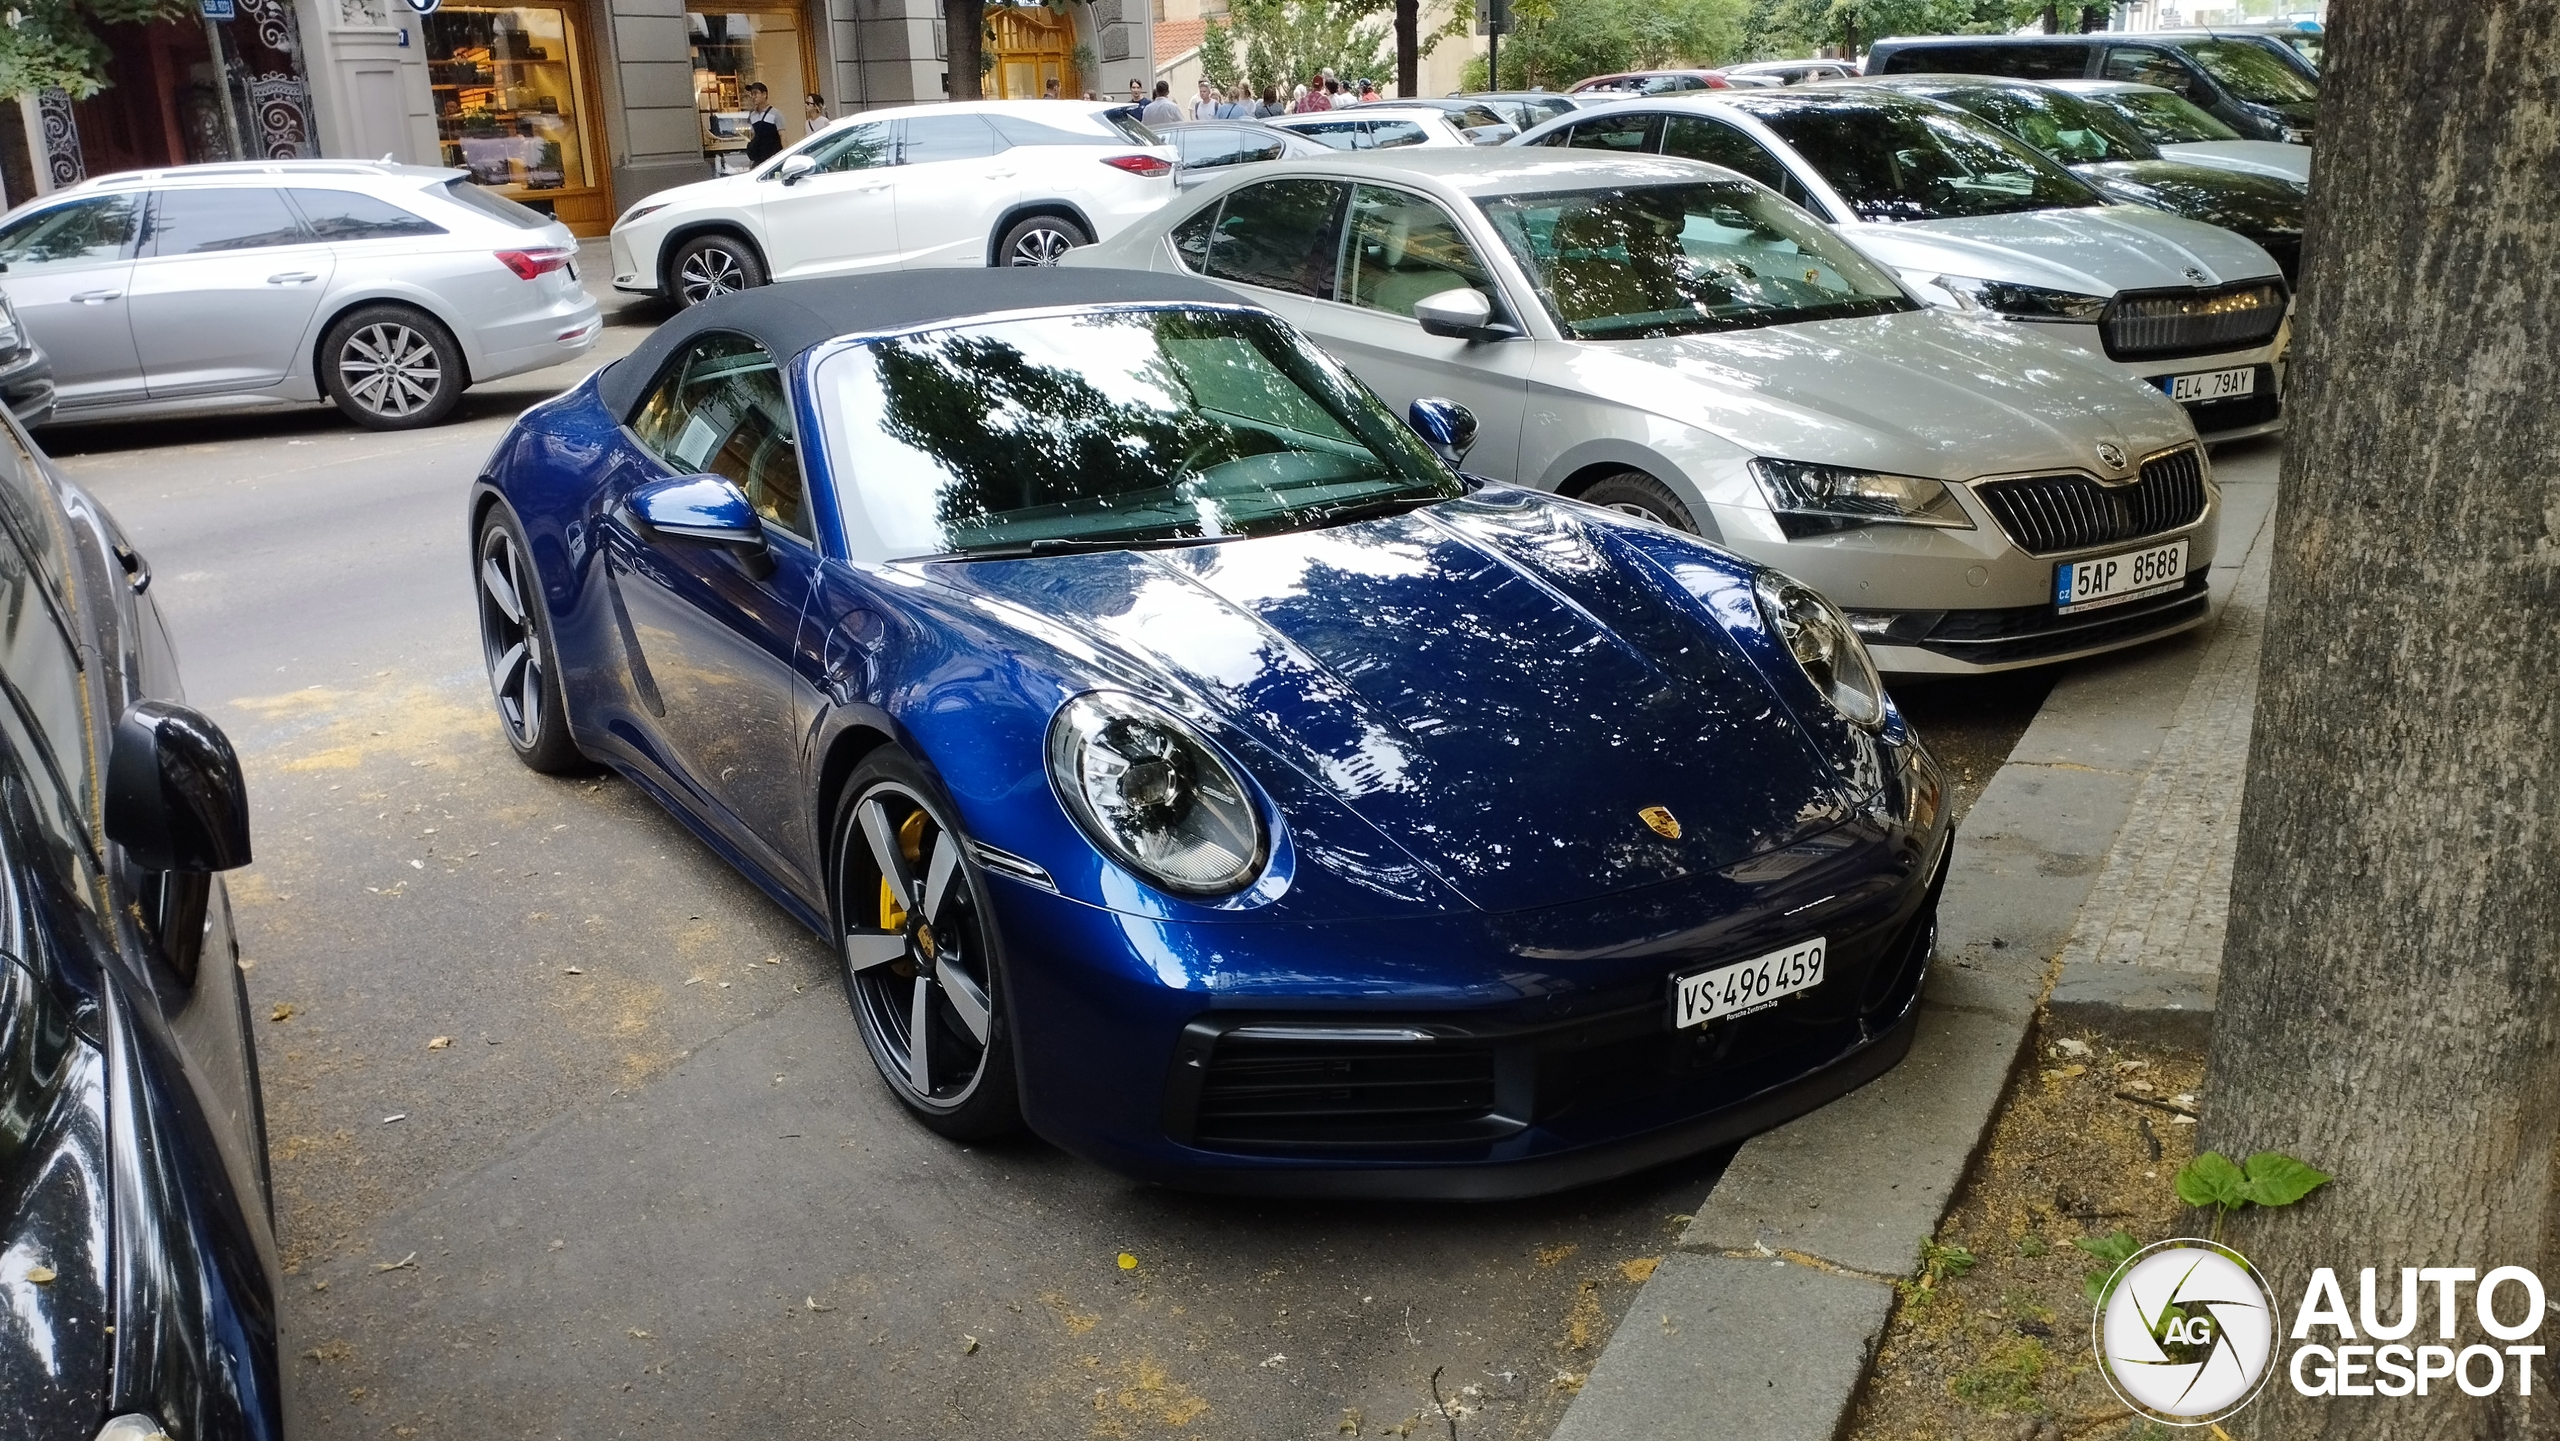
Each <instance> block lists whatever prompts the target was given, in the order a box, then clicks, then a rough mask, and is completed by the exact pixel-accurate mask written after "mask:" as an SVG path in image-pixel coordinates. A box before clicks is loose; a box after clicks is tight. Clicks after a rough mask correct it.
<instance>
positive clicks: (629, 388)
mask: <svg viewBox="0 0 2560 1441" xmlns="http://www.w3.org/2000/svg"><path fill="white" fill-rule="evenodd" d="M1168 300H1170V301H1186V300H1188V301H1205V302H1209V303H1212V304H1226V305H1233V304H1237V303H1238V299H1237V297H1236V295H1235V294H1234V293H1233V292H1231V291H1226V290H1221V289H1219V288H1218V287H1216V286H1213V285H1210V284H1209V283H1207V282H1206V281H1201V280H1193V279H1191V278H1190V277H1188V276H1182V275H1165V274H1158V273H1155V272H1152V271H1144V270H1100V269H1091V268H1087V267H1084V266H1071V267H1069V266H1021V267H1005V268H1000V269H983V270H960V269H935V270H899V271H890V272H887V273H885V274H879V275H854V276H846V277H843V278H841V279H834V280H794V281H789V282H786V283H784V284H781V285H767V286H763V287H761V288H759V289H755V290H744V291H739V292H738V293H736V294H734V295H722V296H716V297H714V298H712V299H710V300H706V301H704V302H703V303H702V304H700V305H697V306H694V307H693V308H691V309H689V310H685V311H681V312H679V313H678V314H677V315H676V316H675V317H674V318H673V319H671V320H669V321H667V322H666V323H665V324H664V325H661V326H659V327H658V328H657V329H656V330H654V331H652V332H650V334H649V338H648V339H646V340H643V341H641V342H640V344H639V347H638V348H637V349H635V350H633V351H632V352H631V353H630V354H629V355H626V356H624V357H623V358H622V359H620V360H617V361H615V362H614V363H612V364H611V365H608V366H606V367H605V368H604V370H603V372H602V373H601V374H599V375H598V376H597V377H596V392H597V394H598V395H599V396H601V397H602V398H603V400H604V403H605V405H606V406H607V407H608V408H609V409H611V410H612V411H613V413H614V414H616V415H622V416H627V415H629V414H630V413H631V410H632V407H634V406H636V405H638V404H639V403H640V398H641V396H642V395H643V394H645V393H646V392H647V390H648V388H649V382H650V380H651V379H652V378H653V377H655V376H656V375H657V373H658V371H659V369H660V367H662V366H664V365H665V364H666V361H667V358H668V357H669V356H671V355H674V354H675V353H676V352H677V351H678V350H680V349H682V348H683V347H684V346H685V345H687V344H688V343H690V342H691V341H692V340H693V338H694V337H696V336H698V335H701V334H703V333H705V332H707V331H715V330H725V331H732V332H735V333H737V334H741V335H747V336H752V337H753V338H754V339H755V340H756V341H757V342H758V343H760V344H762V345H763V346H764V347H765V348H766V349H767V350H770V351H772V352H773V358H774V359H775V360H776V361H778V362H781V363H783V364H788V363H790V361H791V360H792V359H794V358H795V357H797V356H798V355H799V354H800V353H801V352H803V351H805V350H808V349H809V348H810V347H812V346H815V345H820V344H823V343H825V342H827V341H830V340H833V339H835V338H836V337H837V336H839V335H852V334H856V333H860V332H864V331H883V330H887V331H897V330H920V329H924V328H926V327H929V326H934V325H940V324H943V323H945V322H949V321H954V320H966V319H969V318H970V317H972V316H978V315H988V314H993V313H995V312H997V311H1005V310H1029V309H1035V308H1038V307H1042V306H1051V305H1130V304H1145V303H1149V302H1163V301H1168Z"/></svg>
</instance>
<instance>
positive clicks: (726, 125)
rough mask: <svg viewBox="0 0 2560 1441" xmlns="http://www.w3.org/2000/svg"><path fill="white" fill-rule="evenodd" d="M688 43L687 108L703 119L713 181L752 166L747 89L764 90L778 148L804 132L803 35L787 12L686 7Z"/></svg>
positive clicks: (795, 140) (794, 17) (806, 55)
mask: <svg viewBox="0 0 2560 1441" xmlns="http://www.w3.org/2000/svg"><path fill="white" fill-rule="evenodd" d="M685 25H686V28H687V29H688V30H689V31H690V32H691V34H692V37H693V108H694V112H695V113H696V114H697V115H699V116H700V117H701V120H702V158H703V159H705V160H708V161H710V162H711V173H712V174H714V175H737V174H741V173H743V172H745V171H747V170H749V169H752V168H753V166H752V165H751V163H750V162H749V161H748V159H747V141H748V140H749V139H750V138H751V137H752V135H753V127H754V117H753V114H752V113H751V111H750V108H749V106H748V103H747V87H748V86H749V85H752V84H762V85H763V86H764V87H765V102H764V103H765V104H767V105H769V106H771V107H772V108H773V112H774V116H775V118H776V119H777V120H778V121H779V122H780V128H781V131H782V143H783V144H784V145H785V146H789V145H793V144H797V143H798V142H799V141H800V140H801V139H803V138H804V137H806V136H807V135H808V133H809V120H808V114H807V96H808V93H809V85H808V76H809V75H810V73H811V72H812V71H813V70H814V68H815V67H814V66H812V65H811V64H810V62H809V50H808V35H807V32H806V31H805V30H804V29H803V28H802V26H801V24H800V16H799V12H797V11H795V10H791V9H787V8H785V9H757V10H741V9H733V8H727V7H721V8H688V9H687V10H686V11H685Z"/></svg>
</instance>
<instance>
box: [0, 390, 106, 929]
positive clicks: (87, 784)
mask: <svg viewBox="0 0 2560 1441" xmlns="http://www.w3.org/2000/svg"><path fill="white" fill-rule="evenodd" d="M33 464H34V462H33V461H32V460H30V459H28V458H27V456H26V454H25V452H24V451H22V450H20V449H19V448H18V447H17V445H16V437H15V436H11V437H9V438H8V440H6V441H0V469H6V470H8V471H10V472H12V473H11V474H10V475H9V476H7V477H6V478H5V481H6V486H7V489H8V490H10V491H11V492H12V493H13V503H12V504H11V505H10V507H9V515H8V521H9V524H8V525H7V526H5V527H0V681H5V685H0V731H5V732H6V733H7V736H8V740H9V743H10V746H11V748H13V749H14V750H16V752H17V753H18V755H19V757H20V758H21V759H22V760H24V761H25V762H26V765H27V771H28V775H27V776H26V781H27V802H28V806H29V808H30V809H31V810H32V811H34V813H35V816H36V820H37V823H38V825H39V827H40V829H41V830H42V832H43V835H44V839H45V849H46V850H47V851H48V852H50V853H51V854H50V855H49V857H48V859H49V861H50V862H51V864H52V865H53V866H54V868H55V869H56V870H57V871H58V872H59V874H60V877H61V879H62V881H63V885H64V889H66V890H68V891H70V892H72V893H73V894H75V895H78V896H79V897H81V899H82V901H83V903H84V904H94V902H93V899H92V898H93V896H94V891H93V888H92V885H91V882H92V881H93V880H94V879H95V872H94V861H93V857H95V855H96V854H97V837H96V834H95V831H94V816H93V815H92V800H93V798H94V796H95V794H96V785H95V783H94V782H95V775H96V769H95V766H96V758H95V754H94V749H93V747H92V745H91V737H90V734H89V719H90V706H89V698H88V686H87V682H86V680H85V679H84V678H83V677H82V675H81V673H80V672H81V661H80V652H79V650H78V648H77V647H76V646H74V644H73V643H72V638H71V635H70V632H69V631H68V630H66V629H65V622H64V619H63V616H62V613H61V611H60V609H59V608H58V607H57V605H56V604H55V591H54V589H53V583H52V581H51V579H50V578H49V577H48V576H47V575H46V574H45V572H44V570H43V569H42V567H40V566H38V565H36V564H34V563H33V562H32V561H30V560H29V559H28V554H27V551H26V550H25V549H24V548H23V547H22V546H21V544H20V541H19V534H20V531H21V529H22V527H24V526H25V525H28V524H35V525H38V526H47V525H49V523H50V521H51V519H52V518H51V517H48V516H43V515H34V516H29V515H24V514H22V512H23V511H24V510H25V509H26V507H25V506H23V505H19V504H16V503H14V498H15V497H14V493H15V492H18V491H21V490H23V489H24V488H25V486H27V485H30V484H36V483H38V482H36V481H35V479H34V477H33V476H32V475H30V474H26V473H25V472H26V471H27V470H28V468H30V467H32V466H33Z"/></svg>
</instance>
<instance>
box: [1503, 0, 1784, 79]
mask: <svg viewBox="0 0 2560 1441" xmlns="http://www.w3.org/2000/svg"><path fill="white" fill-rule="evenodd" d="M1750 12H1751V0H1544V3H1528V0H1523V3H1521V4H1519V5H1517V6H1515V8H1514V9H1513V11H1512V16H1513V22H1514V23H1515V24H1516V25H1517V26H1518V27H1519V28H1517V29H1515V30H1513V31H1512V32H1511V33H1510V34H1508V35H1505V36H1503V37H1502V74H1501V76H1500V83H1499V84H1498V85H1495V86H1491V87H1488V86H1487V85H1486V83H1485V82H1486V80H1487V79H1488V78H1489V77H1487V76H1486V74H1485V64H1484V62H1483V61H1482V60H1471V61H1469V62H1468V63H1467V75H1466V81H1465V84H1466V86H1467V88H1468V89H1470V90H1478V89H1486V88H1493V89H1502V90H1517V89H1527V88H1529V87H1531V86H1538V85H1543V86H1545V87H1546V88H1548V89H1550V90H1560V89H1563V88H1564V87H1566V86H1568V85H1571V84H1573V83H1574V82H1575V81H1577V80H1582V79H1585V78H1588V77H1590V76H1593V75H1607V74H1609V73H1611V72H1613V71H1619V70H1651V69H1657V68H1660V67H1665V66H1677V65H1700V66H1715V65H1724V64H1729V63H1731V62H1732V61H1733V60H1735V59H1736V58H1738V57H1739V56H1740V54H1741V51H1742V44H1743V39H1744V25H1745V22H1746V21H1747V20H1748V19H1749V18H1750Z"/></svg>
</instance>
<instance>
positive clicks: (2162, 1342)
mask: <svg viewBox="0 0 2560 1441" xmlns="http://www.w3.org/2000/svg"><path fill="white" fill-rule="evenodd" d="M2111 1285H2112V1286H2113V1289H2112V1290H2111V1291H2109V1292H2108V1294H2107V1298H2106V1300H2104V1301H2103V1302H2101V1303H2100V1304H2099V1306H2098V1314H2097V1317H2096V1320H2095V1322H2094V1323H2093V1330H2094V1331H2095V1333H2096V1335H2095V1341H2096V1346H2097V1352H2098V1369H2099V1371H2101V1372H2102V1373H2104V1374H2105V1376H2106V1378H2107V1384H2108V1385H2110V1386H2113V1387H2114V1388H2115V1392H2116V1395H2117V1396H2118V1397H2120V1398H2121V1399H2122V1400H2123V1401H2124V1403H2125V1404H2126V1405H2127V1406H2130V1407H2132V1408H2133V1409H2134V1410H2136V1411H2139V1412H2141V1413H2142V1414H2143V1415H2145V1416H2148V1417H2151V1418H2152V1419H2153V1420H2156V1421H2165V1422H2167V1423H2169V1424H2170V1425H2172V1426H2201V1425H2204V1424H2205V1423H2206V1422H2208V1421H2219V1420H2221V1419H2222V1418H2223V1417H2225V1416H2228V1415H2230V1414H2231V1413H2233V1412H2234V1411H2237V1410H2239V1409H2240V1408H2241V1407H2243V1406H2246V1405H2248V1404H2249V1401H2250V1399H2251V1398H2252V1397H2255V1396H2256V1395H2257V1394H2258V1388H2259V1387H2260V1386H2262V1385H2264V1384H2265V1383H2266V1379H2267V1372H2268V1369H2269V1364H2268V1363H2269V1361H2270V1360H2271V1359H2272V1358H2273V1356H2274V1354H2275V1334H2276V1320H2277V1317H2276V1301H2275V1296H2274V1295H2273V1294H2272V1293H2271V1292H2269V1291H2268V1290H2267V1283H2266V1281H2265V1280H2264V1279H2262V1278H2261V1277H2260V1276H2259V1275H2258V1272H2257V1268H2256V1267H2254V1266H2251V1265H2250V1264H2249V1263H2248V1262H2247V1261H2246V1260H2244V1259H2242V1257H2241V1256H2240V1253H2238V1252H2237V1251H2234V1250H2231V1249H2230V1248H2229V1247H2227V1246H2217V1245H2214V1244H2213V1243H2212V1242H2210V1241H2197V1240H2177V1241H2162V1242H2160V1243H2158V1244H2157V1245H2152V1246H2146V1247H2144V1248H2143V1249H2141V1250H2139V1251H2136V1252H2134V1253H2133V1255H2132V1257H2131V1258H2130V1259H2128V1260H2127V1261H2126V1262H2125V1263H2124V1265H2122V1266H2120V1267H2118V1268H2117V1270H2116V1274H2115V1276H2114V1277H2113V1278H2112V1282H2111Z"/></svg>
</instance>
